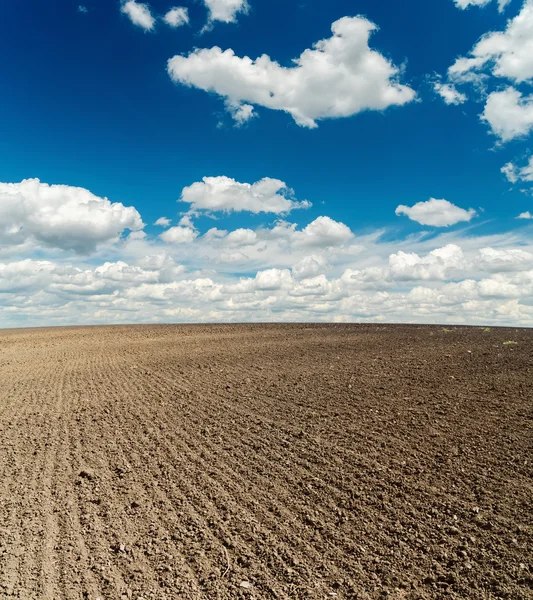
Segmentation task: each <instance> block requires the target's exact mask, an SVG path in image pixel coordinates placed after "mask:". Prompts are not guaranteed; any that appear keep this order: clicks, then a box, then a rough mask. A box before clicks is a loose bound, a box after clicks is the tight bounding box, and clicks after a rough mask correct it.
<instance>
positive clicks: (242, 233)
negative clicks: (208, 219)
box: [224, 229, 257, 247]
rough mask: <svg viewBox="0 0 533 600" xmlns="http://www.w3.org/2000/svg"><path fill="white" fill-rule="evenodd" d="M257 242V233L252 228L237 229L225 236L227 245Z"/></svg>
mask: <svg viewBox="0 0 533 600" xmlns="http://www.w3.org/2000/svg"><path fill="white" fill-rule="evenodd" d="M256 242H257V234H256V233H255V231H252V230H251V229H235V230H234V231H232V232H231V233H229V234H228V235H227V236H226V237H225V238H224V244H225V245H227V246H235V247H237V246H251V245H252V244H255V243H256Z"/></svg>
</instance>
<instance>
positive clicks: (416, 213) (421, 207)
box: [396, 198, 477, 227]
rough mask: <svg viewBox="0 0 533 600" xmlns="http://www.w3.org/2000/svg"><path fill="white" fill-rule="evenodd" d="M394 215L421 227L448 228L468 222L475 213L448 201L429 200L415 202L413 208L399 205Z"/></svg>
mask: <svg viewBox="0 0 533 600" xmlns="http://www.w3.org/2000/svg"><path fill="white" fill-rule="evenodd" d="M396 214H397V215H405V216H407V217H409V219H411V220H412V221H416V222H417V223H420V224H421V225H430V226H432V227H449V226H450V225H455V224H457V223H460V222H463V221H470V220H471V219H472V218H473V217H475V216H476V214H477V213H476V211H475V210H474V209H473V208H469V209H468V210H465V209H464V208H460V207H459V206H456V205H455V204H452V203H451V202H448V200H437V199H435V198H430V199H429V200H427V201H426V202H417V203H416V204H415V205H414V206H405V205H403V204H400V206H398V207H397V208H396Z"/></svg>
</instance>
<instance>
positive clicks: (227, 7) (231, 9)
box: [204, 0, 249, 23]
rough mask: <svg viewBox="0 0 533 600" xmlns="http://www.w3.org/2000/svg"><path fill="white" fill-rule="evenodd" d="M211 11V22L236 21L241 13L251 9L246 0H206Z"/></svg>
mask: <svg viewBox="0 0 533 600" xmlns="http://www.w3.org/2000/svg"><path fill="white" fill-rule="evenodd" d="M204 3H205V5H206V7H207V10H208V11H209V23H212V22H213V21H221V22H222V23H235V21H236V20H237V15H238V14H239V13H247V12H248V9H249V5H248V2H247V1H246V0H204Z"/></svg>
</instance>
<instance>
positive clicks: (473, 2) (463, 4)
mask: <svg viewBox="0 0 533 600" xmlns="http://www.w3.org/2000/svg"><path fill="white" fill-rule="evenodd" d="M453 1H454V2H455V6H457V7H458V8H461V9H463V10H464V9H465V8H469V7H470V6H486V5H487V4H490V3H491V2H492V0H453ZM510 1H511V0H498V10H499V11H500V12H503V10H504V9H505V7H506V6H507V5H508V4H509V2H510Z"/></svg>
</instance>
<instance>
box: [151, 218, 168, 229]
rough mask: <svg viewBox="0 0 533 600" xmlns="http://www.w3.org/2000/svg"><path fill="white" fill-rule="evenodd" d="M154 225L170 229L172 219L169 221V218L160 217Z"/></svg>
mask: <svg viewBox="0 0 533 600" xmlns="http://www.w3.org/2000/svg"><path fill="white" fill-rule="evenodd" d="M154 225H159V227H168V226H169V225H170V219H167V217H159V219H157V221H156V222H155V223H154Z"/></svg>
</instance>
